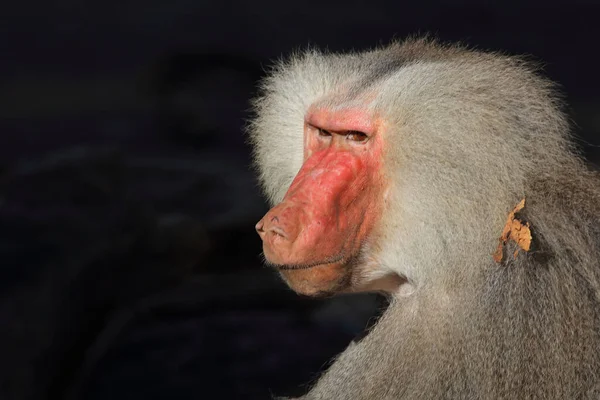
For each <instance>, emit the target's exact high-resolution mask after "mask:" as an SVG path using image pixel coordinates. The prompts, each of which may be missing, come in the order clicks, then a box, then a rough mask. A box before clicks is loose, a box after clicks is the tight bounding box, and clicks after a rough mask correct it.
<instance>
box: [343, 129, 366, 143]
mask: <svg viewBox="0 0 600 400" xmlns="http://www.w3.org/2000/svg"><path fill="white" fill-rule="evenodd" d="M346 140H351V141H353V142H366V141H367V140H369V137H368V136H367V134H366V133H364V132H360V131H348V132H346Z"/></svg>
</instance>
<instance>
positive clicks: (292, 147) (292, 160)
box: [250, 50, 360, 203]
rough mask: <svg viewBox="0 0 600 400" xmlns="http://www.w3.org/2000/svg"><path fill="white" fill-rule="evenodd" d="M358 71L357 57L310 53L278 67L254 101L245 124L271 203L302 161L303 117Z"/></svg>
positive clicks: (264, 83) (277, 199)
mask: <svg viewBox="0 0 600 400" xmlns="http://www.w3.org/2000/svg"><path fill="white" fill-rule="evenodd" d="M359 72H360V63H359V58H358V57H357V56H356V55H354V54H349V55H333V54H330V55H324V54H322V53H320V52H317V51H314V50H311V51H308V52H306V53H303V54H295V55H293V56H292V57H290V59H289V60H287V61H283V62H280V63H279V64H278V65H277V66H276V67H275V68H274V69H273V71H272V73H271V75H270V76H269V77H267V78H266V79H265V81H264V82H263V85H262V95H261V96H260V97H259V98H258V99H256V100H255V102H254V109H255V112H256V118H255V120H254V121H252V123H251V125H250V135H251V140H252V143H253V144H254V156H255V163H256V165H257V167H258V169H259V173H260V175H259V176H260V181H261V184H262V186H263V189H264V191H265V193H266V194H267V196H268V198H269V201H270V202H271V203H278V202H280V201H281V199H282V198H283V196H284V194H285V192H286V191H287V189H288V187H289V186H290V184H291V183H292V180H293V179H294V176H295V175H296V173H297V172H298V171H299V170H300V167H301V166H302V161H303V145H304V144H303V135H304V132H303V129H304V118H305V114H306V112H307V111H308V108H309V107H310V106H311V105H312V104H313V103H315V102H317V101H318V100H320V99H323V98H324V97H326V96H327V95H328V94H330V93H332V92H334V91H336V90H337V89H339V87H340V86H341V85H342V83H343V82H348V81H349V80H352V79H353V78H354V77H356V75H357V74H358V73H359Z"/></svg>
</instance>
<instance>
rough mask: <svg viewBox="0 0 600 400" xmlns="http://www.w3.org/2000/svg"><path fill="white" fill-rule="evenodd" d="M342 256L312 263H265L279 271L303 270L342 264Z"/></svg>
mask: <svg viewBox="0 0 600 400" xmlns="http://www.w3.org/2000/svg"><path fill="white" fill-rule="evenodd" d="M343 259H344V258H343V257H342V256H338V257H335V258H334V259H333V260H327V261H317V262H314V263H307V264H273V263H269V262H268V260H267V263H268V264H269V265H270V266H271V267H273V268H275V269H277V270H279V271H293V270H303V269H311V268H317V267H325V266H331V265H333V264H343V263H344V262H343Z"/></svg>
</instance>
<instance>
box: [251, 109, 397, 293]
mask: <svg viewBox="0 0 600 400" xmlns="http://www.w3.org/2000/svg"><path fill="white" fill-rule="evenodd" d="M382 131H383V125H382V124H380V123H378V120H377V119H376V118H375V117H374V116H373V115H371V114H370V113H369V112H367V111H365V110H363V109H343V110H335V111H332V110H329V109H326V108H315V107H313V108H311V109H310V110H309V112H308V113H307V115H306V118H305V124H304V164H303V165H302V168H301V169H300V171H299V172H298V174H297V175H296V177H295V179H294V181H293V182H292V184H291V186H290V188H289V189H288V191H287V193H286V195H285V197H284V199H283V201H282V202H281V203H280V204H279V205H277V206H275V207H274V208H272V209H271V210H270V211H269V212H268V213H267V214H266V215H265V216H264V217H263V218H262V220H261V221H260V222H259V223H258V224H257V225H256V229H257V231H258V233H259V235H260V236H261V238H262V240H263V252H264V255H265V257H266V259H267V261H268V262H269V263H270V264H272V265H274V266H275V267H276V268H277V269H279V271H280V273H281V274H282V276H283V278H284V279H285V280H286V282H287V283H288V284H289V285H290V286H291V287H292V288H293V289H294V290H295V291H297V292H299V293H302V294H307V295H317V294H323V293H330V292H333V291H338V290H343V289H344V288H345V287H346V286H348V285H349V284H350V278H351V276H352V273H353V268H354V267H355V266H356V264H357V263H360V262H361V260H360V255H361V254H360V252H361V248H362V247H363V246H364V244H365V243H366V241H367V240H369V239H371V238H372V236H373V235H374V234H375V227H376V222H377V220H378V218H379V217H380V216H381V214H382V206H383V193H384V190H385V188H384V183H383V182H384V179H383V170H382V166H383V160H382V154H383V151H382V149H383V132H382Z"/></svg>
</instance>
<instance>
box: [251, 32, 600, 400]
mask: <svg viewBox="0 0 600 400" xmlns="http://www.w3.org/2000/svg"><path fill="white" fill-rule="evenodd" d="M560 108H561V105H560V102H559V101H558V100H557V96H556V95H555V89H554V88H553V85H552V84H551V83H550V82H549V81H548V80H546V79H545V78H543V77H541V76H540V75H539V74H538V73H537V71H536V70H535V68H534V66H532V65H529V64H528V63H527V62H525V61H523V60H522V59H520V58H517V57H508V56H504V55H499V54H493V53H484V52H478V51H473V50H470V49H467V48H463V47H460V46H453V45H443V44H439V43H436V42H435V41H431V40H425V39H412V40H407V41H404V42H396V43H393V44H391V45H388V46H386V47H383V48H378V49H375V50H372V51H368V52H364V53H351V54H327V53H321V52H318V51H315V50H312V51H308V52H306V53H304V54H299V55H295V56H293V57H291V58H290V59H289V60H287V61H285V62H281V63H279V64H278V65H276V66H275V67H274V68H273V70H272V72H271V74H270V75H269V76H268V77H267V78H266V79H265V81H264V84H263V90H262V94H261V96H260V97H259V98H257V99H256V101H255V111H256V116H255V118H254V120H253V121H252V123H251V126H250V135H251V139H252V142H253V145H254V149H255V153H254V154H255V161H256V165H257V169H258V171H259V176H260V180H261V183H262V186H263V188H264V191H265V193H266V195H267V197H268V198H269V200H270V202H271V203H272V204H273V208H272V209H271V210H270V211H269V212H268V213H267V214H266V215H265V216H264V217H263V218H262V219H261V220H260V221H259V222H258V223H257V225H256V230H257V232H258V234H259V235H260V237H261V238H262V240H263V253H264V256H265V259H266V261H267V263H268V264H269V265H271V266H273V267H274V269H276V270H277V271H279V273H280V274H281V276H282V277H283V279H284V280H285V281H286V282H287V284H288V285H289V286H290V287H291V288H292V289H294V290H295V291H296V292H298V293H300V294H304V295H310V296H318V295H331V294H335V293H341V292H358V291H379V292H383V293H386V294H387V295H388V296H389V297H390V299H391V305H390V307H389V308H388V309H387V310H386V312H385V314H384V315H383V317H382V318H381V320H380V321H379V322H378V323H377V325H376V326H375V327H374V328H372V329H371V331H370V332H369V334H368V335H367V336H366V337H365V338H364V339H363V340H362V341H361V342H360V343H358V344H357V345H355V346H351V347H350V348H349V349H348V350H346V352H344V353H343V354H341V355H340V356H339V357H338V358H337V359H336V361H335V362H334V363H333V365H332V366H331V367H330V368H329V369H328V371H327V372H325V373H324V375H323V376H322V377H321V379H320V380H319V381H318V382H317V383H316V385H314V387H313V388H312V390H311V391H310V392H309V393H308V394H307V395H306V396H305V398H306V399H354V400H361V399H365V400H366V399H446V398H447V399H516V398H531V399H534V398H535V399H538V398H539V399H567V398H599V397H600V372H599V371H600V351H598V349H600V303H599V300H598V299H599V298H600V261H599V260H600V177H599V176H598V174H597V173H596V172H592V171H591V170H589V169H588V168H587V167H586V165H585V164H584V162H583V161H582V159H581V157H580V156H579V155H578V153H577V149H576V148H575V146H574V145H573V141H572V138H571V134H570V129H569V126H568V123H567V122H566V118H565V116H564V115H563V113H562V111H561V109H560Z"/></svg>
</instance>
